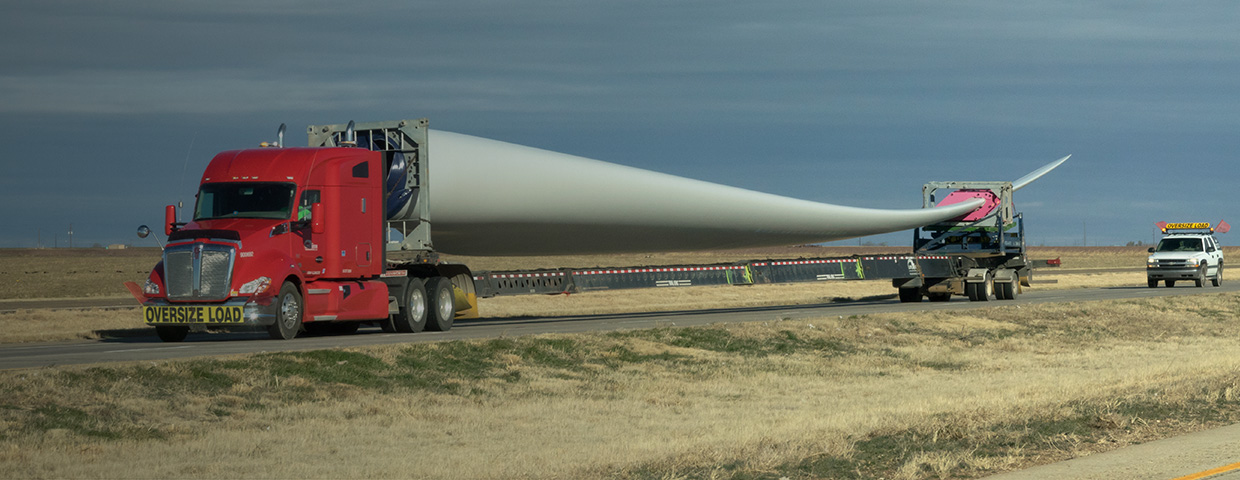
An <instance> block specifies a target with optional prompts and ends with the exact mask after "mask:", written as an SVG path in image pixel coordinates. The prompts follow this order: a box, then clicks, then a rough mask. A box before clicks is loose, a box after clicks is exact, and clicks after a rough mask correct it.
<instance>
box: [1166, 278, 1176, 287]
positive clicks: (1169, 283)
mask: <svg viewBox="0 0 1240 480" xmlns="http://www.w3.org/2000/svg"><path fill="white" fill-rule="evenodd" d="M1174 286H1175V280H1167V288H1171V287H1174Z"/></svg>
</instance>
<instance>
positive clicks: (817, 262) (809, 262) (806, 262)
mask: <svg viewBox="0 0 1240 480" xmlns="http://www.w3.org/2000/svg"><path fill="white" fill-rule="evenodd" d="M855 261H856V260H853V259H851V258H849V259H847V260H793V261H787V262H770V264H771V265H821V264H824V263H852V262H855ZM754 265H757V264H756V263H755V264H754ZM763 265H766V264H763Z"/></svg>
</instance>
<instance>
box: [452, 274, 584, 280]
mask: <svg viewBox="0 0 1240 480" xmlns="http://www.w3.org/2000/svg"><path fill="white" fill-rule="evenodd" d="M564 275H565V273H564V272H551V273H510V274H507V275H491V278H550V277H563V276H564ZM482 278H483V277H474V279H476V280H481V279H482Z"/></svg>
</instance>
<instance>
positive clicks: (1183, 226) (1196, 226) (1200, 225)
mask: <svg viewBox="0 0 1240 480" xmlns="http://www.w3.org/2000/svg"><path fill="white" fill-rule="evenodd" d="M1166 228H1167V230H1188V229H1192V230H1204V229H1208V228H1210V224H1209V223H1208V222H1197V223H1168V224H1167V227H1166Z"/></svg>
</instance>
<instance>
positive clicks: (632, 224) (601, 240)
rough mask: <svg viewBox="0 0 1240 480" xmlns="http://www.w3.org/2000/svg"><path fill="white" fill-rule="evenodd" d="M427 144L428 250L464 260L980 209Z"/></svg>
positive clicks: (795, 235)
mask: <svg viewBox="0 0 1240 480" xmlns="http://www.w3.org/2000/svg"><path fill="white" fill-rule="evenodd" d="M428 143H429V150H430V158H432V159H433V161H432V162H431V164H430V176H431V178H432V179H433V180H432V181H431V182H430V189H431V190H430V204H431V218H430V220H431V225H432V235H433V238H432V241H433V242H434V245H435V248H436V249H437V250H439V251H442V252H445V253H453V254H460V255H554V254H591V253H621V252H657V251H686V250H713V249H728V248H742V247H761V246H782V245H793V244H805V243H817V242H825V241H831V240H840V239H846V238H855V237H860V236H865V235H874V234H879V233H887V232H894V231H900V230H908V229H912V228H914V227H918V226H922V225H927V224H931V223H935V222H939V221H943V220H947V219H950V218H954V217H958V216H961V215H964V214H966V213H968V212H970V211H972V210H973V209H975V208H977V207H978V206H979V205H980V204H981V202H980V201H971V202H965V203H961V204H956V205H951V206H947V207H936V208H928V209H911V210H883V209H870V208H856V207H846V206H840V205H832V204H826V203H818V202H811V201H806V200H798V199H794V198H788V197H782V196H778V195H771V194H767V193H760V192H755V191H752V190H745V189H741V188H736V187H729V186H724V185H719V184H714V183H709V182H703V181H699V180H691V179H687V178H682V177H677V176H673V175H667V174H662V173H656V172H651V171H648V170H641V169H637V168H632V167H626V166H622V165H616V164H612V163H606V162H601V161H598V160H591V159H587V158H582V157H576V156H572V155H566V154H562V153H555V152H551V151H547V150H540V149H536V148H530V147H524V146H520V145H514V144H510V143H505V142H499V141H495V140H487V139H483V138H479V137H473V136H468V135H461V134H456V133H449V132H443V131H436V130H431V131H430V132H429V139H428ZM394 220H395V219H394Z"/></svg>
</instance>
